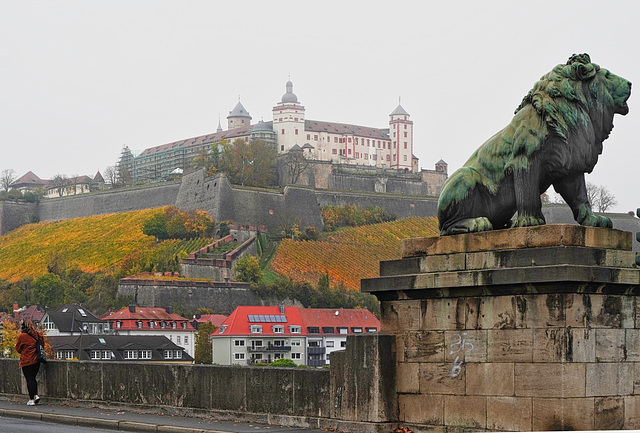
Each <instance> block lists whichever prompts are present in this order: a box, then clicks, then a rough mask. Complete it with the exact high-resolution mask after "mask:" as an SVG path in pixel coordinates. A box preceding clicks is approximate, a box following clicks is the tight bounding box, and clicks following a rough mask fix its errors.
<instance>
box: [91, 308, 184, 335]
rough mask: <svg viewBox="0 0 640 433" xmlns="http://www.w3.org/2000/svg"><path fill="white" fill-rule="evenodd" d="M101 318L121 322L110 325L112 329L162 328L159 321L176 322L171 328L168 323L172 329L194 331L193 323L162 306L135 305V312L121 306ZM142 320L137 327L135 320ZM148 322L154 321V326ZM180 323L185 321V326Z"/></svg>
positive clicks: (169, 327)
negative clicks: (118, 309)
mask: <svg viewBox="0 0 640 433" xmlns="http://www.w3.org/2000/svg"><path fill="white" fill-rule="evenodd" d="M101 319H102V320H108V321H110V322H112V324H113V322H122V324H121V325H120V327H117V326H112V328H113V329H122V330H150V329H153V330H157V329H162V328H161V323H163V322H164V323H166V324H170V323H172V322H176V323H177V324H178V325H177V326H176V328H172V327H171V325H168V327H167V328H164V329H170V330H172V331H191V332H193V331H195V328H194V327H193V325H192V324H191V323H190V322H189V320H188V319H186V318H185V317H182V316H180V315H179V314H175V313H167V311H166V310H165V309H164V308H157V307H135V312H132V311H131V310H130V309H129V308H128V307H125V308H123V309H122V310H120V311H116V312H111V313H108V314H105V315H104V316H102V317H101ZM139 321H142V328H139V327H138V325H137V322H139ZM149 322H154V327H153V328H151V326H150V325H149ZM181 323H186V324H187V326H186V328H183V327H182V325H181Z"/></svg>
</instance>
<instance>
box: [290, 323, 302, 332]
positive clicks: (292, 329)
mask: <svg viewBox="0 0 640 433" xmlns="http://www.w3.org/2000/svg"><path fill="white" fill-rule="evenodd" d="M289 332H291V333H292V334H299V333H301V332H302V327H301V326H300V325H289Z"/></svg>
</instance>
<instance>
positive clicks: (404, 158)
mask: <svg viewBox="0 0 640 433" xmlns="http://www.w3.org/2000/svg"><path fill="white" fill-rule="evenodd" d="M409 117H410V116H409V113H407V112H406V111H405V109H404V108H402V105H400V104H398V107H397V108H396V109H395V110H393V112H392V113H391V114H390V115H389V137H390V138H391V161H390V162H391V167H392V168H397V169H405V170H408V171H412V166H413V164H412V159H413V121H411V120H409Z"/></svg>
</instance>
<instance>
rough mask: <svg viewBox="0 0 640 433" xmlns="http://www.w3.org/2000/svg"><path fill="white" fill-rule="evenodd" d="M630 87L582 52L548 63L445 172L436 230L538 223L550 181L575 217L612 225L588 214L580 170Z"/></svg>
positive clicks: (594, 154) (622, 107)
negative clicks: (508, 114)
mask: <svg viewBox="0 0 640 433" xmlns="http://www.w3.org/2000/svg"><path fill="white" fill-rule="evenodd" d="M630 94H631V83H630V82H629V81H627V80H625V79H624V78H620V77H618V76H616V75H614V74H612V73H611V72H609V71H608V70H606V69H603V68H601V67H600V66H598V65H596V64H595V63H591V59H590V57H589V55H588V54H579V55H573V56H571V58H569V60H568V61H567V63H566V64H564V65H558V66H556V67H555V68H553V70H552V71H551V72H549V73H548V74H546V75H544V76H543V77H542V78H541V79H540V80H539V81H538V82H537V83H536V84H535V85H534V86H533V89H532V90H531V91H529V93H528V94H527V96H525V97H524V99H523V100H522V103H521V104H520V106H519V107H518V108H517V109H516V111H515V116H514V117H513V120H512V121H511V123H510V124H509V125H508V126H507V127H506V128H504V129H503V130H502V131H500V132H498V133H497V134H495V135H494V136H493V137H491V138H490V139H489V140H487V141H486V142H485V143H484V144H483V145H482V146H480V148H479V149H478V150H476V151H475V153H474V154H473V155H471V157H470V158H469V160H468V161H467V162H466V163H465V164H464V166H463V167H462V168H460V169H459V170H457V171H456V172H455V173H453V174H452V175H451V177H449V179H447V181H446V182H445V184H444V185H443V189H442V193H441V194H440V199H439V201H438V220H439V224H440V234H441V235H452V234H458V233H468V232H478V231H484V230H493V229H503V228H508V227H526V226H535V225H541V224H544V223H545V220H544V216H543V215H542V202H541V199H540V195H541V194H542V193H544V192H545V191H546V190H547V189H548V188H549V186H551V185H553V187H554V189H555V191H556V192H558V193H559V194H560V195H561V196H562V198H563V199H564V200H565V201H566V202H567V204H568V205H569V206H570V207H571V210H572V211H573V216H574V218H575V220H576V221H577V222H578V223H579V224H582V225H585V226H594V227H612V224H611V220H610V219H609V218H606V217H603V216H599V215H594V214H593V211H592V210H591V204H590V203H589V200H588V198H587V188H586V185H585V180H584V174H585V173H590V172H591V171H592V170H593V167H594V166H595V165H596V162H598V156H599V155H600V154H601V153H602V142H603V141H604V140H605V139H606V138H607V137H608V136H609V133H610V132H611V130H612V129H613V116H614V114H621V115H625V114H627V113H628V112H629V107H628V106H627V99H629V96H630ZM516 212H517V216H516V217H515V218H513V219H512V217H514V214H515V213H516Z"/></svg>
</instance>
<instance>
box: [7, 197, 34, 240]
mask: <svg viewBox="0 0 640 433" xmlns="http://www.w3.org/2000/svg"><path fill="white" fill-rule="evenodd" d="M37 209H38V208H37V205H36V203H23V202H15V201H0V235H3V234H5V233H7V232H10V231H11V230H13V229H16V228H18V227H20V226H22V225H25V224H29V223H30V222H32V221H33V220H34V219H36V220H37V217H38V212H37Z"/></svg>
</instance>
